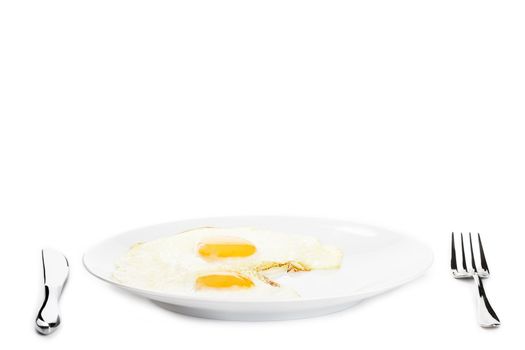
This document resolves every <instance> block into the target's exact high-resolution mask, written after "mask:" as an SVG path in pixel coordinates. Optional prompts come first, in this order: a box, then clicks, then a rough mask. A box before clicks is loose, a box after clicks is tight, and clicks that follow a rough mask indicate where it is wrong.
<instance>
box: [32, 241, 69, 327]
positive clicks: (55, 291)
mask: <svg viewBox="0 0 525 350" xmlns="http://www.w3.org/2000/svg"><path fill="white" fill-rule="evenodd" d="M42 265H43V268H44V301H43V303H42V307H41V308H40V310H39V311H38V315H37V317H36V320H35V322H36V330H37V331H38V333H40V334H43V335H48V334H51V333H52V332H53V331H55V330H56V328H57V327H58V325H59V324H60V313H59V308H58V300H59V299H60V295H61V294H62V290H63V289H64V285H65V283H66V281H67V278H68V276H69V263H68V261H67V259H66V257H65V256H64V255H62V254H61V253H59V252H57V251H56V250H53V249H43V250H42Z"/></svg>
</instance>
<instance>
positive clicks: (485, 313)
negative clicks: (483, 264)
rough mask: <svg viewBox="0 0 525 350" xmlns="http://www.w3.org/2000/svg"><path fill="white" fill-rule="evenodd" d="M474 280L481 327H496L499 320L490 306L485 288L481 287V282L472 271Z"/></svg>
mask: <svg viewBox="0 0 525 350" xmlns="http://www.w3.org/2000/svg"><path fill="white" fill-rule="evenodd" d="M474 280H475V281H476V285H477V286H478V295H479V297H478V322H479V325H480V326H481V327H484V328H491V327H498V326H499V325H500V321H499V318H498V315H496V312H495V311H494V309H493V308H492V306H491V305H490V303H489V299H488V298H487V294H486V293H485V288H483V282H482V281H481V278H480V277H479V276H478V274H477V273H474Z"/></svg>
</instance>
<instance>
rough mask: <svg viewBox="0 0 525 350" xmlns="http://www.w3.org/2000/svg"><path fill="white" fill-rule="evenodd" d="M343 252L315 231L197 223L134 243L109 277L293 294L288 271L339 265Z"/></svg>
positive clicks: (173, 289) (167, 287)
mask: <svg viewBox="0 0 525 350" xmlns="http://www.w3.org/2000/svg"><path fill="white" fill-rule="evenodd" d="M342 257H343V254H342V252H341V251H340V250H339V249H337V248H336V247H333V246H328V245H323V244H321V243H320V242H319V240H317V239H316V238H314V237H310V236H304V235H297V234H287V233H281V232H275V231H270V230H264V229H257V228H250V227H236V228H219V227H201V228H196V229H192V230H188V231H185V232H181V233H179V234H175V235H173V236H169V237H163V238H159V239H156V240H152V241H148V242H138V243H136V244H134V245H133V246H132V247H130V249H129V250H128V251H127V253H126V254H125V255H124V256H122V258H121V259H120V260H119V261H118V262H117V265H116V269H115V271H114V273H113V278H114V279H115V280H116V281H117V282H120V283H122V284H125V285H129V286H132V287H136V288H142V289H149V290H156V291H162V292H170V293H179V294H198V295H203V296H221V297H224V296H226V295H234V296H235V297H240V298H242V297H247V298H253V297H256V298H266V299H268V298H270V299H271V298H296V297H299V295H298V294H297V292H296V291H294V290H293V289H291V288H289V287H286V286H283V285H281V284H280V283H278V281H277V279H278V278H279V276H281V275H283V274H286V273H298V272H307V271H311V270H319V269H337V268H339V267H340V265H341V261H342Z"/></svg>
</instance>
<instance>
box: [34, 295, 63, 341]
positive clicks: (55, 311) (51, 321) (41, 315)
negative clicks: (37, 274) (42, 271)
mask: <svg viewBox="0 0 525 350" xmlns="http://www.w3.org/2000/svg"><path fill="white" fill-rule="evenodd" d="M44 292H45V295H44V302H43V303H42V307H41V308H40V311H38V315H37V316H36V321H35V322H36V330H37V332H38V333H40V334H43V335H48V334H51V333H53V332H54V331H55V329H56V328H57V327H58V325H59V324H60V313H59V308H58V299H59V298H60V290H59V289H57V288H50V287H49V286H47V285H44Z"/></svg>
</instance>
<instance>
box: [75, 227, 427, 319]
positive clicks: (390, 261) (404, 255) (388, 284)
mask: <svg viewBox="0 0 525 350" xmlns="http://www.w3.org/2000/svg"><path fill="white" fill-rule="evenodd" d="M201 226H219V227H236V226H251V227H257V228H266V229H272V230H276V231H282V232H287V233H298V234H305V235H309V236H314V237H317V238H318V239H319V240H320V241H321V242H322V243H324V244H331V245H335V246H337V247H339V248H340V249H342V250H343V251H344V259H343V264H342V267H341V268H340V269H338V270H333V271H311V272H308V273H304V274H300V276H299V277H297V276H294V277H286V276H284V277H283V278H282V279H279V282H282V284H286V285H287V286H290V287H292V288H294V289H295V290H296V291H297V292H298V293H299V294H300V295H301V298H299V299H287V300H278V301H275V300H273V301H250V300H232V299H228V300H218V299H209V298H208V299H207V298H203V297H199V296H198V295H195V296H188V295H177V294H167V293H161V292H156V291H152V290H146V289H137V288H132V287H128V286H125V285H123V284H119V283H117V282H115V281H113V280H112V279H111V274H112V272H113V270H114V268H115V262H116V261H117V259H118V258H119V257H120V256H122V255H123V254H124V253H125V252H126V251H127V250H128V248H129V247H130V246H131V245H132V244H133V243H135V242H137V241H149V240H152V239H156V238H159V237H165V236H170V235H174V234H177V233H178V232H182V231H185V230H188V229H190V228H195V227H201ZM432 260H433V255H432V252H431V250H430V249H429V248H427V247H426V246H425V245H423V244H421V243H419V242H418V241H416V240H413V239H411V238H409V237H406V236H404V235H400V234H397V233H393V232H390V231H388V230H384V229H380V228H376V227H371V226H367V225H360V224H354V223H351V222H346V221H337V220H327V219H312V218H290V217H225V218H207V219H195V220H186V221H178V222H173V223H167V224H161V225H157V226H151V227H146V228H141V229H137V230H133V231H129V232H126V233H123V234H120V235H118V236H116V237H114V238H110V239H108V240H106V241H104V242H102V243H100V244H98V245H96V246H95V247H93V248H92V249H90V250H89V251H88V252H87V253H86V254H85V255H84V265H85V267H86V268H87V270H88V271H89V272H91V273H92V274H93V275H95V276H96V277H99V278H101V279H103V280H104V281H106V282H109V283H111V284H113V285H116V286H118V287H121V288H124V289H126V290H128V291H130V292H132V293H135V294H138V295H140V296H143V297H145V298H148V299H151V300H153V301H156V302H158V304H159V305H161V306H163V307H166V308H168V309H171V310H173V311H176V312H180V313H183V314H187V315H192V316H198V317H205V318H215V319H225V320H226V319H227V320H250V321H261V320H284V319H293V318H303V317H311V316H317V315H322V314H327V313H331V312H335V311H339V310H343V309H346V308H348V307H350V306H352V305H354V304H356V303H357V302H359V301H361V300H363V299H366V298H369V297H371V296H374V295H377V294H380V293H382V292H385V291H387V290H390V289H392V288H395V287H398V286H400V285H402V284H404V283H407V282H409V281H411V280H413V279H415V278H417V277H419V276H420V275H422V274H423V272H424V271H425V270H426V269H427V268H428V267H430V265H431V264H432Z"/></svg>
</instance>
